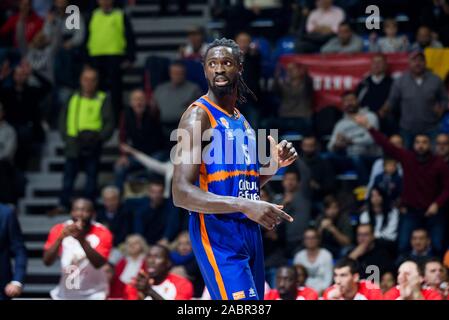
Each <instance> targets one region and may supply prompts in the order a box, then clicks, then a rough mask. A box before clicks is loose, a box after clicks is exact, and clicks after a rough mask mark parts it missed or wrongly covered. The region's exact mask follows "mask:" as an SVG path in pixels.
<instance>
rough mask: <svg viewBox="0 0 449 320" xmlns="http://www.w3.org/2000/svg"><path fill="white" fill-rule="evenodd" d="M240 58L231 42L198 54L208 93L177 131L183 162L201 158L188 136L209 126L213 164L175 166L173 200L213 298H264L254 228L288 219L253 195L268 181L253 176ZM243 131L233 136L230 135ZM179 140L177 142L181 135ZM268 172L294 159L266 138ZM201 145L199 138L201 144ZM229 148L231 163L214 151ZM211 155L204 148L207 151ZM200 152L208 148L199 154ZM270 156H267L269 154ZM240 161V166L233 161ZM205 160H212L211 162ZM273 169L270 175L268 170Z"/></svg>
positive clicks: (198, 145) (251, 140)
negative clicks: (241, 107) (185, 213)
mask: <svg viewBox="0 0 449 320" xmlns="http://www.w3.org/2000/svg"><path fill="white" fill-rule="evenodd" d="M242 70H243V56H242V54H241V51H240V49H239V47H238V45H237V44H236V43H235V42H234V41H232V40H228V39H224V38H223V39H220V40H215V41H214V42H212V43H211V44H210V45H209V47H208V49H207V51H206V54H205V57H204V73H205V76H206V79H207V81H208V85H209V90H208V93H207V94H206V95H204V96H202V97H200V98H199V99H198V100H196V101H195V102H193V103H192V104H191V105H190V106H189V108H188V109H187V110H186V111H185V113H184V114H183V116H182V118H181V121H180V124H179V129H183V130H182V131H184V132H186V133H188V135H189V136H188V138H187V140H189V141H187V142H188V143H187V146H188V147H186V148H182V157H184V158H190V157H191V156H194V155H198V154H199V155H201V154H202V151H204V149H205V147H204V146H203V143H201V142H196V141H197V140H198V139H195V138H194V135H195V134H196V132H197V131H198V127H200V132H201V134H202V133H203V132H205V131H206V130H207V129H211V128H212V129H214V130H213V131H214V133H213V137H212V142H211V144H212V147H211V148H212V149H213V150H214V153H213V156H216V157H218V158H219V159H220V161H204V155H203V156H202V157H201V163H198V162H197V164H195V163H186V162H187V161H184V162H181V163H179V164H176V163H175V168H174V176H173V185H172V192H173V201H174V203H175V205H176V206H179V207H182V208H185V209H187V210H189V211H190V222H189V228H190V237H191V242H192V247H193V251H194V253H195V256H196V258H197V261H198V263H199V266H200V269H201V272H202V275H203V278H204V280H205V282H206V286H207V288H208V290H209V292H210V295H211V297H212V299H215V300H240V299H250V300H256V299H263V296H264V262H263V248H262V239H261V232H260V226H259V225H261V226H263V227H265V228H267V229H273V228H274V227H275V226H276V225H277V224H279V223H280V222H281V219H284V220H287V221H289V222H291V221H293V218H292V217H291V216H289V215H288V214H287V213H285V212H284V211H282V210H281V209H282V206H278V205H274V204H271V203H268V202H265V201H261V200H259V190H260V187H262V186H263V185H264V184H265V183H266V182H267V181H268V180H269V179H270V177H271V176H269V175H264V176H262V175H261V176H259V163H258V161H256V159H254V158H255V154H256V152H255V151H256V150H255V142H254V141H255V135H254V130H252V129H251V127H250V125H249V124H248V122H247V121H246V120H245V117H244V116H243V115H242V114H240V112H239V111H238V110H237V108H236V105H237V103H244V102H245V101H246V98H245V95H246V94H252V95H253V96H254V94H253V93H252V92H251V90H249V88H248V87H247V86H246V84H245V83H244V81H243V78H242ZM239 130H240V132H244V137H243V139H240V140H239V139H238V138H239V137H237V136H236V135H234V132H238V131H239ZM180 139H181V140H178V151H179V146H180V145H181V144H182V145H184V142H185V141H182V139H184V138H183V137H181V138H180ZM268 139H269V141H270V149H271V156H272V161H273V159H274V163H275V165H276V167H275V169H278V168H280V167H285V166H288V165H290V164H291V163H293V162H294V161H295V160H296V159H297V157H298V154H297V152H296V150H295V149H294V148H293V146H292V144H291V143H288V142H287V141H285V140H284V141H282V142H281V143H279V144H276V143H275V141H274V139H273V138H272V137H268ZM200 140H201V139H200ZM229 145H231V146H232V151H233V152H231V153H234V154H233V155H231V157H232V159H233V160H234V162H231V163H229V161H223V160H224V159H225V158H226V159H228V156H229V154H220V151H223V150H224V153H227V152H228V151H227V149H226V148H224V147H225V146H229ZM209 150H211V149H209ZM206 151H207V150H206ZM273 155H274V157H273ZM240 156H242V157H243V158H244V161H236V160H237V159H238V158H239V157H240ZM210 162H212V163H210ZM274 172H276V170H274Z"/></svg>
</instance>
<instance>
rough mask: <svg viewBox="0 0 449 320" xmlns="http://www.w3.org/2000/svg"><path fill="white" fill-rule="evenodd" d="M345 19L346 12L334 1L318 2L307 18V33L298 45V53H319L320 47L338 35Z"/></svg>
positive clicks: (322, 0) (321, 0)
mask: <svg viewBox="0 0 449 320" xmlns="http://www.w3.org/2000/svg"><path fill="white" fill-rule="evenodd" d="M344 19H345V13H344V11H343V10H342V9H341V8H339V7H337V6H334V5H333V1H332V0H317V1H316V8H315V9H314V10H312V11H311V12H310V14H309V16H308V17H307V21H306V31H307V33H306V34H305V35H304V36H303V37H301V38H300V39H299V41H298V42H297V43H296V51H297V52H298V53H312V52H319V50H320V47H321V46H322V45H323V44H324V43H326V42H327V41H328V40H329V39H330V38H332V37H333V36H334V35H335V34H336V33H337V30H338V26H339V25H340V24H341V23H342V22H343V21H344Z"/></svg>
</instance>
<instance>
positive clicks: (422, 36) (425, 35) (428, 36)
mask: <svg viewBox="0 0 449 320" xmlns="http://www.w3.org/2000/svg"><path fill="white" fill-rule="evenodd" d="M426 48H443V45H442V44H441V42H440V41H438V40H436V39H434V37H433V35H432V30H431V29H430V28H429V27H427V26H421V27H419V29H418V31H417V32H416V41H415V42H414V43H413V44H412V46H411V47H410V51H424V49H426Z"/></svg>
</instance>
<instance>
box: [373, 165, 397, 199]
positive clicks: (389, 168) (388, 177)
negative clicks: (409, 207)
mask: <svg viewBox="0 0 449 320" xmlns="http://www.w3.org/2000/svg"><path fill="white" fill-rule="evenodd" d="M373 188H377V189H378V190H380V191H382V193H384V194H385V200H386V201H388V202H389V203H391V205H392V206H395V205H398V204H399V201H400V195H401V193H402V177H401V176H400V175H399V172H398V163H397V161H396V160H395V159H393V158H388V157H385V158H384V171H383V172H382V173H379V174H378V175H377V176H376V177H375V178H374V182H373Z"/></svg>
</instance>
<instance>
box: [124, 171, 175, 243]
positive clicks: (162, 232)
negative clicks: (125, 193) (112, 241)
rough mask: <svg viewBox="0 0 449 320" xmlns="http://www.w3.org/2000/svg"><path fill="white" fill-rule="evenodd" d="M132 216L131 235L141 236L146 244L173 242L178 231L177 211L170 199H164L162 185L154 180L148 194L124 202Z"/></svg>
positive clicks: (149, 185) (150, 184) (149, 186)
mask: <svg viewBox="0 0 449 320" xmlns="http://www.w3.org/2000/svg"><path fill="white" fill-rule="evenodd" d="M125 205H126V206H127V210H129V211H130V212H131V215H132V228H131V230H132V233H137V234H140V235H142V236H143V237H144V238H145V240H146V241H147V243H148V244H150V245H151V244H156V243H158V242H159V243H163V244H167V243H168V242H170V241H173V240H174V238H175V237H176V235H177V234H178V231H179V229H180V214H179V209H178V208H175V206H174V205H173V200H172V199H165V198H164V183H163V182H162V181H160V180H157V179H154V180H152V181H150V183H149V184H148V194H147V196H145V197H142V198H137V199H128V200H127V201H126V202H125Z"/></svg>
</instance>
